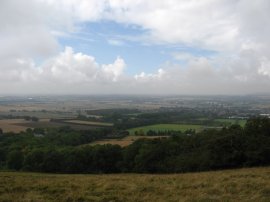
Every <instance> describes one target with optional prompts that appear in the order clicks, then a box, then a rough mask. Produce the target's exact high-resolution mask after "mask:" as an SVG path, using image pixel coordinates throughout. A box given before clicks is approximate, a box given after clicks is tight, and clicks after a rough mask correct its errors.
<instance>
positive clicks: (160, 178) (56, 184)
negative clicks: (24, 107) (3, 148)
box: [0, 167, 270, 202]
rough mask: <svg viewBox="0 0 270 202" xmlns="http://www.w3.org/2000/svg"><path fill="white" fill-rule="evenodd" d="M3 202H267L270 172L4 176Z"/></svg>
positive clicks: (0, 196)
mask: <svg viewBox="0 0 270 202" xmlns="http://www.w3.org/2000/svg"><path fill="white" fill-rule="evenodd" d="M0 182H1V183H0V201H6V202H8V201H20V202H28V201H39V202H44V201H55V202H56V201H57V202H62V201H85V202H87V201H104V202H105V201H106V202H107V201H111V202H112V201H127V202H128V201H155V202H161V201H162V202H163V201H265V202H266V201H269V198H270V167H266V168H251V169H238V170H226V171H217V172H202V173H188V174H171V175H146V174H142V175H140V174H112V175H58V174H37V173H15V172H14V173H13V172H0Z"/></svg>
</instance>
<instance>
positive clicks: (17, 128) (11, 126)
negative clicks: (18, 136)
mask: <svg viewBox="0 0 270 202" xmlns="http://www.w3.org/2000/svg"><path fill="white" fill-rule="evenodd" d="M28 122H29V121H25V120H24V119H3V120H0V128H2V130H3V131H4V132H14V133H18V132H21V131H25V130H26V129H27V128H28V127H26V126H22V125H20V124H24V123H28Z"/></svg>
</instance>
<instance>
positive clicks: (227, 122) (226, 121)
mask: <svg viewBox="0 0 270 202" xmlns="http://www.w3.org/2000/svg"><path fill="white" fill-rule="evenodd" d="M214 121H215V122H219V123H221V124H224V125H232V124H239V125H240V126H242V127H244V126H245V124H246V122H247V120H242V119H241V120H239V119H215V120H214Z"/></svg>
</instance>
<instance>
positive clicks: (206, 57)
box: [0, 0, 270, 95]
mask: <svg viewBox="0 0 270 202" xmlns="http://www.w3.org/2000/svg"><path fill="white" fill-rule="evenodd" d="M269 19H270V1H269V0H256V1H254V0H203V1H202V0H166V1H164V0H20V1H18V0H1V1H0V94H179V95H181V94H185V95H187V94H193V95H224V94H225V95H242V94H254V93H255V94H257V93H269V91H270V90H269V89H270V37H269V36H270V20H269Z"/></svg>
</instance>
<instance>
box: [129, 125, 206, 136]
mask: <svg viewBox="0 0 270 202" xmlns="http://www.w3.org/2000/svg"><path fill="white" fill-rule="evenodd" d="M202 128H203V126H202V125H193V124H155V125H149V126H142V127H137V128H132V129H129V130H128V131H129V134H130V135H134V133H135V131H138V132H139V133H142V132H143V133H147V131H149V130H154V131H169V130H174V131H182V132H184V131H186V130H189V129H194V130H196V131H197V130H200V129H202Z"/></svg>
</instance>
